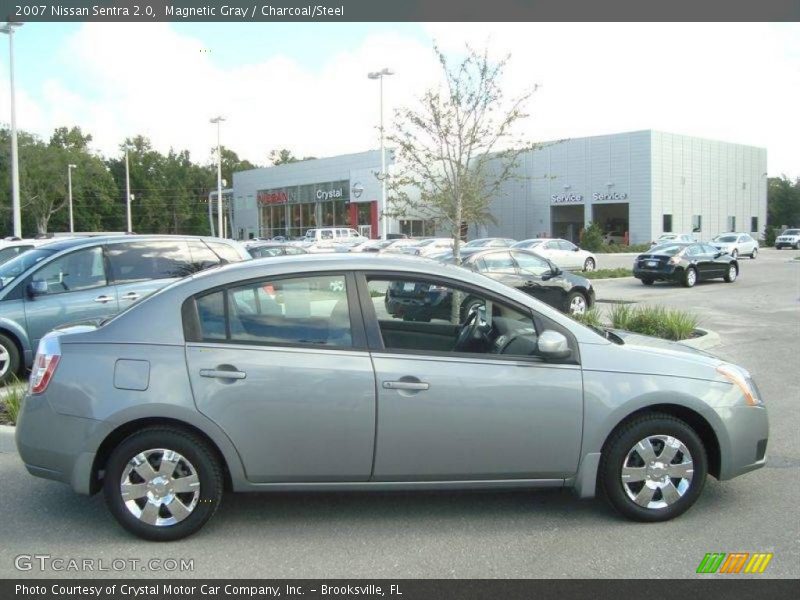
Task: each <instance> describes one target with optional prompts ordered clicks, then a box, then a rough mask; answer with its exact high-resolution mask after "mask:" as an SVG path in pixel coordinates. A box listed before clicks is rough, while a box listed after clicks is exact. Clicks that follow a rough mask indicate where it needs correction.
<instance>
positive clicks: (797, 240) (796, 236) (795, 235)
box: [775, 229, 800, 250]
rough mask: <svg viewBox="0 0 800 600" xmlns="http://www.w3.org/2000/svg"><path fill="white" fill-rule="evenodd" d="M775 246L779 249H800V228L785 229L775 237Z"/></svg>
mask: <svg viewBox="0 0 800 600" xmlns="http://www.w3.org/2000/svg"><path fill="white" fill-rule="evenodd" d="M775 247H776V248H777V249H778V250H780V249H781V248H784V247H786V248H794V249H795V250H800V229H787V230H786V231H784V232H783V233H782V234H780V235H779V236H778V237H776V238H775Z"/></svg>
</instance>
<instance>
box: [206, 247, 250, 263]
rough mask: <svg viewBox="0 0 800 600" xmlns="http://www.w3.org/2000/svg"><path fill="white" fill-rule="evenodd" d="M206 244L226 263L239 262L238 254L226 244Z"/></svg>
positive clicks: (240, 258)
mask: <svg viewBox="0 0 800 600" xmlns="http://www.w3.org/2000/svg"><path fill="white" fill-rule="evenodd" d="M206 243H207V244H208V246H209V247H210V248H211V249H212V250H213V251H214V252H215V253H216V254H217V255H218V256H219V257H220V258H222V259H224V260H225V261H226V262H229V263H232V262H241V260H242V257H241V256H239V253H238V252H237V251H236V249H235V248H233V247H231V246H229V245H228V244H223V243H222V242H206Z"/></svg>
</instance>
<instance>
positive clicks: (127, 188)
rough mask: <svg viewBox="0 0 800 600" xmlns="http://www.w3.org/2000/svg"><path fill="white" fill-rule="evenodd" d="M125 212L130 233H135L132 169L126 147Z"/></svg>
mask: <svg viewBox="0 0 800 600" xmlns="http://www.w3.org/2000/svg"><path fill="white" fill-rule="evenodd" d="M125 212H126V214H127V217H128V229H127V231H128V233H131V232H132V231H133V224H132V223H131V169H130V164H129V163H128V147H127V146H126V147H125Z"/></svg>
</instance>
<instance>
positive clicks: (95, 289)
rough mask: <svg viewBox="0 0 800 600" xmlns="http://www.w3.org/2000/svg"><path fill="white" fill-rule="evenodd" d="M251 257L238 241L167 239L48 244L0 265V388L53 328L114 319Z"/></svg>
mask: <svg viewBox="0 0 800 600" xmlns="http://www.w3.org/2000/svg"><path fill="white" fill-rule="evenodd" d="M248 258H250V255H249V254H247V251H246V250H245V249H244V248H243V247H242V246H241V245H240V244H238V243H237V242H234V241H232V240H220V239H216V238H199V237H187V236H172V235H149V236H142V235H114V236H98V237H82V238H67V239H59V240H55V241H48V243H47V244H44V245H41V246H38V247H35V248H33V249H30V250H28V251H26V252H25V253H23V254H20V255H19V256H17V257H16V258H13V259H11V260H9V261H8V262H6V263H3V264H2V265H0V382H1V381H6V380H7V379H9V378H10V377H11V376H12V375H13V374H14V373H17V372H18V371H20V370H22V369H23V368H24V367H29V366H31V364H32V361H33V353H34V351H35V350H36V346H37V345H38V343H39V340H40V339H41V338H42V336H43V335H44V334H46V333H47V332H48V331H50V330H51V329H53V328H55V327H58V326H61V325H65V324H67V323H76V322H79V321H87V320H101V319H104V318H107V317H110V316H113V315H115V314H117V313H118V312H119V311H121V310H123V309H125V308H127V307H128V306H129V305H130V304H132V303H133V302H136V301H137V300H139V299H140V298H143V297H144V296H146V295H148V294H150V293H152V292H154V291H155V290H157V289H159V288H161V287H163V286H165V285H166V284H168V283H170V282H171V281H174V280H175V279H176V278H179V277H183V276H184V275H187V274H189V273H192V272H194V271H198V270H201V269H204V268H206V267H210V266H213V265H218V264H220V263H221V262H236V261H241V260H245V259H248Z"/></svg>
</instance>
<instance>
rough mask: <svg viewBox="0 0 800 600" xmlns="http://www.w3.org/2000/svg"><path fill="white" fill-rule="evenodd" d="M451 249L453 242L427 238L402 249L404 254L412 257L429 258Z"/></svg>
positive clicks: (447, 239) (445, 239) (444, 239)
mask: <svg viewBox="0 0 800 600" xmlns="http://www.w3.org/2000/svg"><path fill="white" fill-rule="evenodd" d="M452 249H453V240H452V239H450V238H428V239H426V240H421V241H420V242H419V244H414V245H413V246H406V247H405V248H403V253H404V254H410V255H412V256H431V255H433V254H440V253H442V252H446V251H448V250H452Z"/></svg>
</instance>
